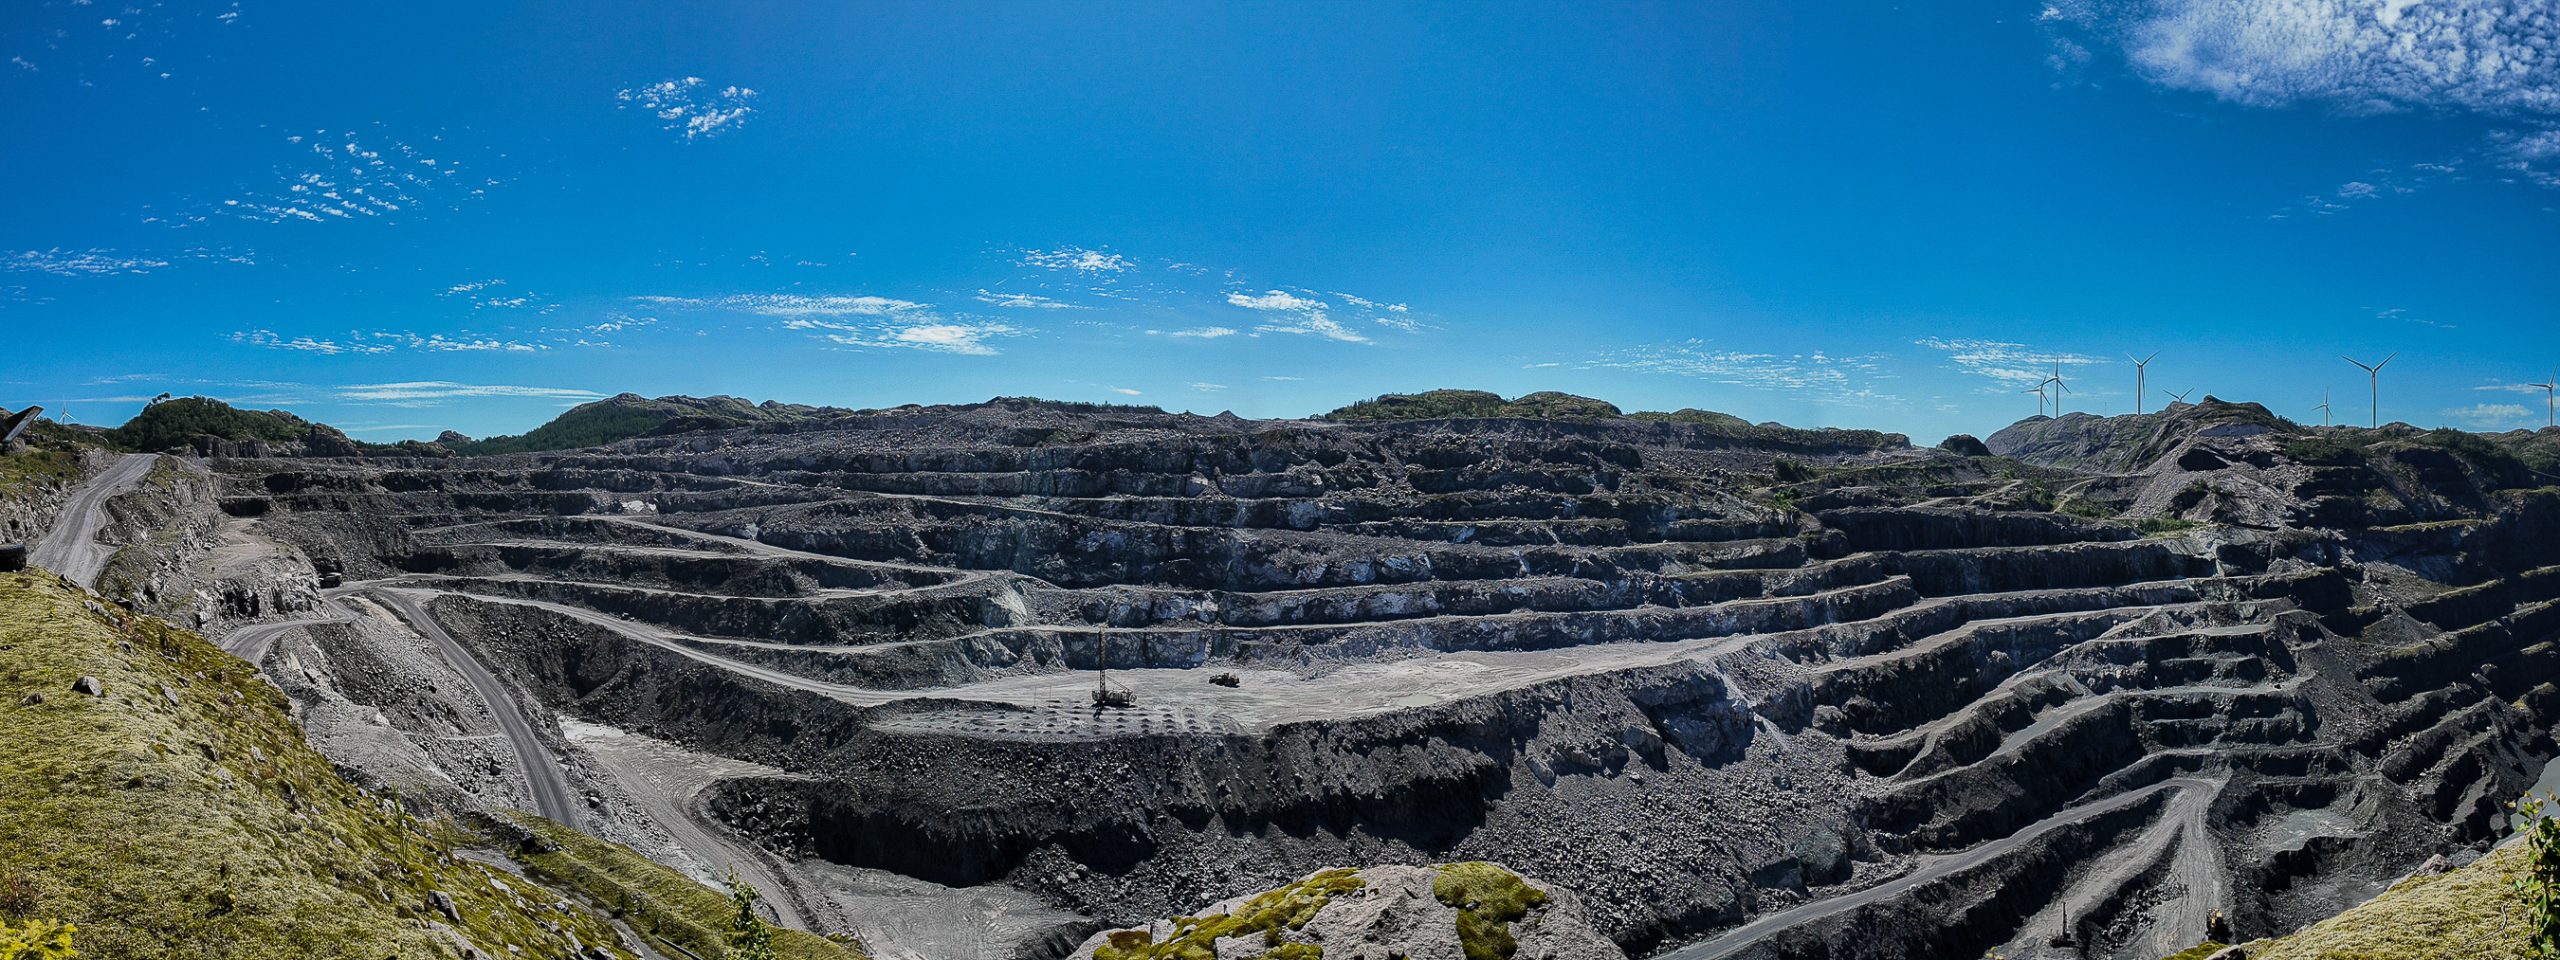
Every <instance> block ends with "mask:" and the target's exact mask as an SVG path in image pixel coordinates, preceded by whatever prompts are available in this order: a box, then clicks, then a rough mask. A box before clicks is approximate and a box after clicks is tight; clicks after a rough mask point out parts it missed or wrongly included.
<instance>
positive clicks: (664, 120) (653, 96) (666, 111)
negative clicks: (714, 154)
mask: <svg viewBox="0 0 2560 960" xmlns="http://www.w3.org/2000/svg"><path fill="white" fill-rule="evenodd" d="M755 98H756V92H755V90H753V89H751V88H748V87H741V86H735V85H730V86H720V87H714V86H712V85H710V84H709V83H707V82H705V81H704V80H703V79H702V78H701V77H676V78H671V79H666V80H660V81H658V82H656V83H651V84H644V85H641V86H637V87H626V88H624V89H622V90H621V91H618V92H616V93H615V94H614V99H616V100H619V101H621V102H622V106H623V109H626V110H627V109H632V108H638V109H641V110H645V111H648V113H649V115H650V116H653V117H656V118H657V119H658V123H659V125H660V126H662V127H664V128H665V129H666V130H667V132H669V133H674V134H678V135H681V136H683V137H684V138H685V140H687V141H693V140H700V139H703V138H706V137H716V136H719V135H721V134H724V133H728V132H730V131H733V130H736V129H738V128H739V127H740V126H743V125H745V124H746V122H747V118H748V117H749V116H751V115H753V114H754V113H755V112H756V108H755V107H754V106H753V103H754V101H755Z"/></svg>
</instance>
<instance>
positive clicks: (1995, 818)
mask: <svg viewBox="0 0 2560 960" xmlns="http://www.w3.org/2000/svg"><path fill="white" fill-rule="evenodd" d="M2301 436H2302V431H2301V430H2300V429H2299V428H2295V427H2292V426H2291V425H2289V424H2283V423H2281V422H2278V421H2274V420H2273V418H2269V417H2265V416H2264V414H2263V411H2261V410H2257V409H2256V408H2253V407H2244V406H2234V405H2229V404H2220V403H2211V402H2209V403H2207V404H2205V405H2202V406H2190V405H2183V404H2182V405H2179V406H2178V407H2175V408H2173V409H2172V411H2171V412H2169V413H2166V414H2153V415H2149V416H2143V417H2118V418H2112V419H2100V418H2096V417H2089V416H2087V415H2074V416H2072V417H2066V418H2061V419H2058V420H2057V419H2047V418H2037V419H2036V420H2032V421H2027V422H2024V423H2021V424H2019V425H2017V426H2015V427H2012V428H2011V429H2010V430H2008V431H2003V432H2002V433H2001V434H1999V435H1995V436H1993V437H1991V438H1989V440H1990V450H1991V452H1992V453H1995V454H1999V455H2000V456H1980V455H1976V456H1965V455H1962V454H1959V453H1952V452H1947V451H1944V450H1938V449H1930V448H1917V447H1912V446H1910V445H1908V444H1907V443H1905V442H1903V441H1902V439H1901V438H1899V437H1889V436H1882V435H1876V434H1868V433H1856V432H1848V431H1806V430H1788V429H1781V428H1774V427H1770V428H1740V429H1736V428H1729V427H1721V426H1707V425H1698V424H1688V423H1678V422H1662V421H1650V422H1648V421H1636V420H1627V419H1595V420H1577V421H1566V420H1423V421H1410V422H1379V423H1332V422H1322V421H1298V420H1289V421H1250V420H1241V419H1236V418H1233V417H1199V416H1188V415H1174V414H1165V413H1159V412H1155V411H1152V410H1146V409H1133V408H1110V407H1089V406H1075V405H1060V404H1049V403H1041V402H1032V401H998V402H994V403H989V404H981V405H972V406H962V407H923V408H916V407H909V408H899V409H894V410H885V411H867V412H862V413H857V414H849V415H846V416H842V417H836V418H830V419H818V420H812V421H809V422H802V423H788V424H769V425H762V426H755V427H742V428H734V429H726V430H713V431H705V432H693V433H677V434H673V435H667V436H654V437H644V438H640V439H634V440H628V441H623V442H620V443H617V444H613V445H610V446H606V447H599V448H593V449H585V450H577V451H569V452H556V453H536V454H516V455H505V456H481V457H452V458H428V457H420V458H414V459H404V458H397V457H384V456H371V457H319V456H308V455H305V454H307V453H308V451H303V450H297V449H292V448H290V446H289V445H286V446H277V445H256V444H250V445H237V444H235V445H223V446H217V447H215V448H209V449H207V450H204V451H202V452H203V453H209V454H213V455H211V456H185V457H179V456H172V457H164V458H162V460H161V462H160V463H159V465H158V466H156V467H155V468H154V472H153V474H152V475H151V477H148V478H145V479H144V480H142V481H141V482H140V483H139V484H138V485H137V486H136V487H135V489H134V490H133V491H131V492H127V493H124V494H122V495H120V496H119V497H118V501H117V503H115V504H111V505H110V506H109V508H108V509H109V512H110V513H112V514H114V515H115V516H116V517H117V518H118V519H117V520H116V522H113V523H110V524H109V527H110V537H111V539H112V538H115V537H122V538H123V540H124V541H125V542H129V543H132V544H136V545H138V546H139V547H140V548H143V549H144V550H145V552H146V553H147V552H149V551H153V550H156V551H157V553H156V554H154V555H151V556H139V557H137V556H120V557H119V559H118V560H117V561H115V562H112V563H110V564H109V576H110V577H111V578H112V577H114V576H116V575H117V574H116V572H115V571H116V570H118V569H126V570H148V571H152V573H151V574H150V575H149V576H148V577H147V578H145V579H144V580H142V581H140V582H144V584H145V586H147V587H149V588H150V589H149V590H148V591H147V592H148V593H149V594H150V598H149V599H150V602H152V603H156V604H158V605H159V607H161V608H164V609H170V610H194V611H196V615H195V616H194V617H193V620H194V621H195V622H200V623H205V624H207V625H208V627H209V628H219V629H217V630H216V632H221V631H228V634H227V639H226V640H225V644H226V646H228V647H229V648H230V649H232V650H234V651H235V652H239V653H241V654H243V655H244V656H247V657H250V658H251V659H253V660H254V661H256V662H257V663H258V664H259V665H260V666H261V667H262V669H263V670H264V671H265V672H266V674H267V675H268V676H269V677H271V678H272V679H274V680H275V682H277V683H278V684H279V685H280V686H282V687H283V688H284V689H285V690H286V691H287V692H288V693H289V694H291V695H292V696H293V697H294V699H295V701H296V702H297V704H298V705H299V707H300V711H301V716H302V718H303V722H304V724H305V726H306V727H307V728H308V729H309V730H310V733H311V736H312V739H313V741H314V742H315V743H316V744H317V745H319V746H320V747H322V748H323V749H324V750H326V751H328V752H329V753H330V754H331V756H332V757H333V758H335V759H337V760H338V761H339V762H340V763H341V764H344V765H346V766H349V767H351V768H354V769H357V770H361V771H363V772H365V773H366V774H368V775H371V776H373V777H375V778H378V779H379V780H381V781H383V782H385V783H388V784H391V785H394V786H396V787H398V788H399V789H401V790H402V791H403V792H404V795H407V796H411V797H413V798H424V800H425V802H432V803H439V804H450V805H456V806H484V807H516V808H523V809H528V810H535V811H537V812H540V813H543V814H545V815H548V816H551V817H553V818H555V819H560V820H563V821H564V822H570V823H575V824H577V825H580V826H582V827H584V828H586V829H589V830H593V831H596V832H598V833H600V834H603V835H605V836H608V837H611V838H613V839H617V840H621V841H624V842H626V843H630V844H632V845H633V846H634V847H636V848H638V849H640V850H643V851H644V852H649V853H651V854H653V855H655V856H658V857H660V858H662V859H664V860H666V861H667V862H669V863H672V864H677V865H680V866H682V867H684V868H685V869H687V870H688V871H689V872H692V873H694V874H695V875H697V876H700V877H704V878H710V877H714V876H718V875H720V874H722V873H723V872H725V871H728V870H731V869H735V870H738V871H739V872H740V873H741V875H743V876H746V877H748V878H749V879H751V880H754V881H755V882H756V883H757V885H758V886H760V887H764V888H765V889H767V890H768V891H771V892H773V893H775V895H776V896H775V898H776V900H777V901H778V906H779V907H780V914H781V916H782V918H783V919H784V920H785V921H786V922H789V923H791V924H793V925H797V926H803V927H807V928H810V929H813V930H819V931H840V932H849V933H853V934H855V935H858V936H860V937H862V938H863V940H864V942H865V943H866V944H868V945H869V946H870V948H871V949H872V950H873V952H874V955H876V956H924V957H983V958H1004V957H1016V956H1022V957H1056V956H1061V955H1063V954H1064V953H1065V952H1067V951H1068V950H1071V949H1073V948H1074V947H1075V945H1076V944H1077V943H1078V942H1080V941H1081V940H1083V939H1084V937H1085V936H1087V935H1088V934H1090V933H1092V932H1093V931H1096V930H1099V929H1102V928H1104V927H1105V926H1120V925H1127V924H1131V923H1137V922H1143V921H1144V920H1146V919H1148V918H1154V917H1164V916H1173V915H1176V914H1178V913H1179V912H1180V911H1182V910H1184V909H1186V908H1188V907H1190V906H1193V905H1196V904H1200V903H1208V902H1214V901H1218V900H1222V899H1225V898H1228V897H1231V896H1234V895H1237V894H1240V893H1247V892H1251V891H1255V890H1261V889H1267V888H1271V887H1273V886H1276V885H1279V884H1282V883H1286V882H1288V881H1290V880H1292V879H1295V878H1298V877H1302V876H1305V875H1307V874H1309V873H1310V872H1312V871H1315V870H1318V869H1321V868H1325V867H1333V866H1371V865H1381V864H1398V863H1406V864H1431V863H1442V862H1450V861H1466V860H1495V861H1500V862H1502V863H1504V864H1507V865H1509V866H1511V867H1514V868H1516V869H1518V870H1520V871H1522V872H1523V873H1526V874H1532V875H1535V876H1537V877H1540V878H1543V879H1544V880H1546V881H1550V882H1553V883H1555V884H1558V885H1562V886H1564V887H1568V888H1570V889H1571V890H1572V891H1574V892H1575V893H1577V894H1578V895H1579V897H1580V899H1581V901H1582V902H1583V903H1585V904H1587V906H1588V908H1589V911H1590V914H1591V920H1592V923H1593V925H1594V926H1595V927H1596V928H1597V929H1598V930H1599V931H1600V932H1601V933H1602V934H1604V935H1606V936H1608V937H1610V938H1611V939H1614V940H1616V941H1617V942H1618V943H1619V944H1620V945H1621V946H1623V947H1625V948H1626V949H1627V950H1628V951H1629V953H1630V954H1631V955H1636V956H1645V955H1652V954H1660V955H1664V956H1670V957H1677V958H1680V960H1712V958H1770V960H1774V958H1850V957H1860V958H1887V957H1915V958H1950V960H1954V958H1963V960H1972V958H1976V957H1980V956H1982V955H1983V954H1984V953H1985V951H1986V950H1991V949H1995V948H1996V949H1999V950H2000V951H2001V952H2002V955H2003V956H2008V957H2032V956H2054V957H2061V956H2074V957H2103V958H2151V957H2158V956H2163V955H2166V954H2168V953H2171V952H2174V951H2176V950H2179V949H2183V948H2185V947H2187V946H2190V945H2192V944H2194V943H2196V942H2197V941H2199V940H2201V939H2203V938H2204V936H2205V934H2206V932H2207V924H2208V923H2209V921H2210V918H2211V917H2212V916H2213V915H2214V914H2215V913H2216V912H2219V913H2221V914H2223V915H2225V916H2227V917H2228V922H2229V923H2231V924H2232V925H2233V926H2234V928H2235V929H2236V932H2237V934H2238V935H2239V936H2243V937H2246V936H2251V935H2261V934H2268V933H2275V932H2281V931H2284V930H2289V929H2292V928H2294V927H2296V926H2299V925H2301V924H2303V923H2305V922H2308V921H2310V920H2312V919H2315V918H2318V917H2321V916H2325V915H2327V914H2329V913H2332V912H2334V911H2336V910H2338V909H2340V908H2342V907H2344V906H2346V905H2349V904H2352V903H2354V902H2356V901H2358V900H2360V899H2362V898H2364V897H2366V896H2369V895H2370V894H2372V893H2373V892H2374V891H2376V890H2378V889H2379V888H2380V887H2381V886H2382V885H2383V884H2385V883H2387V882H2388V881H2390V880H2391V879H2393V878H2395V877H2398V876H2400V875H2402V874H2404V873H2406V872H2407V871H2408V870H2409V869H2410V868H2411V867H2413V866H2414V865H2415V864H2416V863H2417V862H2419V861H2421V860H2424V859H2426V858H2427V857H2428V856H2430V855H2432V854H2436V853H2440V852H2445V851H2448V850H2461V849H2467V848H2476V847H2478V846H2480V845H2483V844H2485V843H2486V842H2487V841H2489V840H2491V839H2493V838H2494V837H2495V836H2496V835H2498V833H2499V832H2500V831H2501V829H2502V828H2503V826H2504V820H2503V808H2504V804H2505V802H2506V801H2508V800H2510V799H2512V798H2513V797H2515V796H2517V795H2518V794H2520V793H2521V792H2522V791H2523V790H2524V789H2525V788H2526V787H2527V785H2529V784H2530V783H2532V782H2533V780H2534V778H2535V777H2536V776H2537V775H2538V774H2539V772H2540V771H2541V768H2542V766H2543V762H2544V761H2545V760H2546V759H2548V758H2549V757H2550V756H2551V754H2552V752H2553V748H2552V743H2551V740H2550V736H2549V730H2550V717H2551V715H2552V714H2551V711H2552V709H2553V707H2554V697H2555V693H2554V689H2553V687H2552V685H2551V681H2552V679H2553V678H2554V676H2555V671H2554V664H2555V658H2554V655H2553V646H2552V638H2553V637H2554V635H2555V634H2560V603H2555V602H2554V597H2555V596H2560V590H2555V587H2560V572H2555V568H2553V567H2552V566H2551V565H2553V564H2556V563H2560V536H2554V534H2555V533H2560V529H2555V524H2556V522H2560V494H2555V493H2554V492H2553V491H2552V490H2549V489H2535V488H2537V487H2540V483H2538V482H2535V481H2534V480H2533V478H2530V477H2526V478H2514V477H2502V476H2493V475H2492V473H2494V471H2484V470H2483V468H2481V467H2480V466H2479V465H2477V464H2473V463H2470V462H2468V461H2465V460H2463V459H2462V458H2461V457H2459V456H2455V455H2453V454H2448V453H2445V452H2443V451H2440V450H2435V449H2432V448H2427V447H2424V446H2423V445H2419V446H2409V447H2405V448H2394V447H2391V446H2390V445H2389V444H2388V443H2377V444H2376V445H2373V446H2371V447H2369V448H2365V449H2361V450H2359V451H2357V452H2356V453H2355V455H2354V456H2352V457H2346V456H2340V455H2324V456H2325V459H2322V460H2321V461H2320V462H2312V461H2310V460H2307V459H2305V457H2306V456H2307V454H2306V452H2305V450H2304V449H2303V448H2302V447H2300V445H2299V439H2300V437H2301ZM124 479H127V480H130V479H131V478H124ZM119 525H121V527H122V529H123V532H122V533H117V532H116V530H117V528H118V527H119ZM153 525H157V526H160V527H167V528H175V529H182V530H183V531H185V535H184V536H177V537H160V538H158V539H157V540H154V539H153V538H151V537H149V536H147V535H145V529H146V528H149V527H152V526H153ZM154 544H157V546H154ZM119 565H121V567H120V566H119ZM244 578H246V579H244ZM1106 668H1107V676H1106V674H1105V672H1104V671H1105V669H1106ZM1106 685H1107V686H1106ZM1106 688H1107V689H1110V690H1112V691H1115V692H1119V691H1125V694H1126V699H1127V702H1126V704H1125V705H1106V704H1101V703H1098V702H1097V698H1096V691H1097V690H1098V689H1106Z"/></svg>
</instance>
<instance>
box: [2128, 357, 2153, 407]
mask: <svg viewBox="0 0 2560 960" xmlns="http://www.w3.org/2000/svg"><path fill="white" fill-rule="evenodd" d="M2159 356H2160V351H2158V350H2154V351H2151V356H2148V357H2144V358H2142V359H2140V360H2133V354H2130V353H2128V354H2125V355H2124V358H2125V359H2127V360H2133V412H2135V413H2141V412H2142V393H2143V390H2142V388H2143V387H2144V386H2145V385H2146V383H2147V381H2146V380H2145V379H2144V377H2145V376H2146V375H2147V373H2148V371H2146V370H2145V369H2144V368H2145V367H2149V366H2151V361H2153V360H2155V359H2158V358H2159Z"/></svg>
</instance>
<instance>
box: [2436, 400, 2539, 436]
mask: <svg viewBox="0 0 2560 960" xmlns="http://www.w3.org/2000/svg"><path fill="white" fill-rule="evenodd" d="M2443 413H2444V417H2445V419H2447V420H2451V421H2453V422H2455V423H2459V424H2462V425H2464V426H2467V427H2471V428H2473V429H2475V430H2488V429H2493V428H2497V427H2518V426H2523V425H2525V424H2524V420H2525V418H2527V417H2530V416H2532V415H2533V411H2531V410H2527V409H2525V408H2524V407H2523V406H2522V405H2520V404H2513V403H2475V404H2472V405H2470V406H2467V407H2450V408H2447V409H2445V410H2444V411H2443Z"/></svg>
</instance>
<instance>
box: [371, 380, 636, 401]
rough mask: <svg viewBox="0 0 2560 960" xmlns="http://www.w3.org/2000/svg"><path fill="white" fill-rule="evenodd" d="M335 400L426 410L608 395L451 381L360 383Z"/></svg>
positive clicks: (569, 389)
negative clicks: (475, 400)
mask: <svg viewBox="0 0 2560 960" xmlns="http://www.w3.org/2000/svg"><path fill="white" fill-rule="evenodd" d="M334 395H335V397H336V398H337V399H339V400H343V401H346V402H349V403H390V404H396V405H404V406H424V405H431V404H434V403H438V402H442V401H445V400H456V399H464V398H471V397H531V398H535V399H542V400H576V401H587V400H602V399H604V397H605V395H604V394H601V393H596V392H594V391H592V390H578V389H574V388H570V387H524V386H505V385H490V384H474V383H455V382H453V381H450V380H410V381H404V382H401V383H359V384H351V385H348V386H343V387H338V388H335V394H334Z"/></svg>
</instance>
